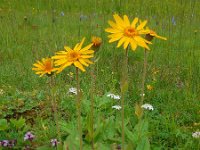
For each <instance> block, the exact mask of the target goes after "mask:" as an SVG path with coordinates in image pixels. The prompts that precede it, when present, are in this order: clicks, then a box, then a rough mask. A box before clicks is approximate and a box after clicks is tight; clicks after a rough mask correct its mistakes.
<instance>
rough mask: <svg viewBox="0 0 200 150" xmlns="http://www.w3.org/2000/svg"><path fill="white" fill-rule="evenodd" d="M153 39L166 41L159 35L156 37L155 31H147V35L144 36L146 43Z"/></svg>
mask: <svg viewBox="0 0 200 150" xmlns="http://www.w3.org/2000/svg"><path fill="white" fill-rule="evenodd" d="M147 30H148V28H147ZM154 37H156V38H158V39H162V40H167V38H165V37H162V36H159V35H158V34H157V33H156V32H155V31H153V30H149V33H148V34H146V37H145V39H147V40H148V41H151V40H153V38H154Z"/></svg>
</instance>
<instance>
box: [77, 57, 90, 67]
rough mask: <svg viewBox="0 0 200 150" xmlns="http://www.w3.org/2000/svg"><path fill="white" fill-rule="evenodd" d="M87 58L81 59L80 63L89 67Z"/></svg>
mask: <svg viewBox="0 0 200 150" xmlns="http://www.w3.org/2000/svg"><path fill="white" fill-rule="evenodd" d="M84 60H85V59H79V61H80V63H81V64H83V65H84V66H86V67H88V66H89V65H88V64H87V63H86V62H85V61H84Z"/></svg>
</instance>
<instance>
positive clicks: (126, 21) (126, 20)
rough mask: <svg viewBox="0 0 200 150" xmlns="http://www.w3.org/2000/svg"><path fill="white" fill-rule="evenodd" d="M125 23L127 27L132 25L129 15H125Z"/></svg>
mask: <svg viewBox="0 0 200 150" xmlns="http://www.w3.org/2000/svg"><path fill="white" fill-rule="evenodd" d="M124 23H125V24H126V26H130V25H131V24H130V21H129V19H128V17H127V15H124Z"/></svg>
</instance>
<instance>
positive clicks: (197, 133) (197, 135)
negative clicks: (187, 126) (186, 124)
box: [192, 132, 200, 138]
mask: <svg viewBox="0 0 200 150" xmlns="http://www.w3.org/2000/svg"><path fill="white" fill-rule="evenodd" d="M192 137H193V138H200V132H193V133H192Z"/></svg>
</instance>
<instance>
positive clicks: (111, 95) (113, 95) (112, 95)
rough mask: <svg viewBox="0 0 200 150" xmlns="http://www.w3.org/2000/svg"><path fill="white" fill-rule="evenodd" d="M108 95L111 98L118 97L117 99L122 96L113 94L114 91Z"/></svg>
mask: <svg viewBox="0 0 200 150" xmlns="http://www.w3.org/2000/svg"><path fill="white" fill-rule="evenodd" d="M107 97H110V98H112V99H116V100H119V99H120V96H119V95H115V94H112V93H109V94H108V95H107Z"/></svg>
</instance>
